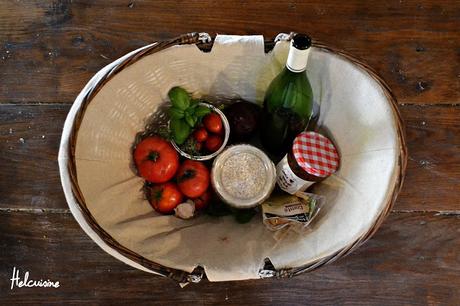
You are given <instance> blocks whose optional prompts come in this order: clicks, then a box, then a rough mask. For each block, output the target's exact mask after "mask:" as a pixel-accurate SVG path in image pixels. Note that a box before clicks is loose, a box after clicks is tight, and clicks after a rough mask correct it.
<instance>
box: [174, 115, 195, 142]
mask: <svg viewBox="0 0 460 306" xmlns="http://www.w3.org/2000/svg"><path fill="white" fill-rule="evenodd" d="M170 128H171V132H172V137H173V139H174V141H175V142H176V143H177V144H178V145H181V144H183V143H184V141H185V140H186V139H187V137H188V136H189V135H190V131H191V130H190V126H189V125H188V124H187V122H185V121H184V120H182V119H172V120H171V122H170Z"/></svg>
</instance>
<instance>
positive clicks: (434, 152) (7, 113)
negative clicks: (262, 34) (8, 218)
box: [0, 104, 460, 211]
mask: <svg viewBox="0 0 460 306" xmlns="http://www.w3.org/2000/svg"><path fill="white" fill-rule="evenodd" d="M400 109H401V111H402V115H403V118H404V120H405V122H406V125H407V141H408V147H409V163H408V170H407V176H406V180H405V183H404V186H403V190H402V192H401V194H400V196H399V198H398V200H397V202H396V205H395V207H394V209H395V210H423V211H424V210H427V211H446V210H447V211H449V210H457V211H460V194H459V193H458V190H459V186H460V136H459V135H460V123H459V120H458V118H460V107H459V106H454V107H446V106H416V105H405V106H400ZM68 110H69V106H68V105H50V104H49V105H27V106H25V105H24V106H20V107H18V106H16V105H0V152H2V154H1V155H0V169H2V175H0V194H1V195H2V196H1V197H0V206H1V207H13V208H38V209H39V208H67V204H66V202H65V199H64V196H63V193H62V188H61V184H60V179H59V169H58V165H57V154H58V148H59V141H60V135H61V130H62V126H63V125H64V120H65V116H66V114H67V112H68ZM21 138H22V139H23V142H22V141H21Z"/></svg>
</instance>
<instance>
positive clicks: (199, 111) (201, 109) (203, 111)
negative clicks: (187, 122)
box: [195, 105, 211, 118]
mask: <svg viewBox="0 0 460 306" xmlns="http://www.w3.org/2000/svg"><path fill="white" fill-rule="evenodd" d="M210 112H211V109H210V108H207V107H206V106H201V105H200V106H198V107H197V108H196V110H195V116H197V117H198V118H201V117H204V116H206V115H207V114H209V113H210Z"/></svg>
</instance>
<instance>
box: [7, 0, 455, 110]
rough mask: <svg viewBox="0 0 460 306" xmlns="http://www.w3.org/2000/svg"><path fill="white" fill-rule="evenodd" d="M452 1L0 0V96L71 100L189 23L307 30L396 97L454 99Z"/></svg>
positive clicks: (228, 29)
mask: <svg viewBox="0 0 460 306" xmlns="http://www.w3.org/2000/svg"><path fill="white" fill-rule="evenodd" d="M459 23H460V3H459V2H458V1H448V0H443V1H436V2H434V1H428V0H417V1H415V0H410V1H397V0H392V1H371V2H363V1H359V0H353V1H338V0H335V1H321V0H312V1H308V2H306V1H300V0H291V1H274V0H272V1H261V0H259V1H246V0H239V1H233V0H231V1H230V0H225V1H212V0H199V1H175V2H174V1H166V0H162V1H133V0H131V1H128V0H116V1H110V4H108V3H106V2H101V1H99V2H98V1H68V0H61V1H32V0H26V1H5V2H4V3H2V8H1V9H0V42H1V44H0V80H1V81H0V103H21V102H53V103H60V102H65V103H70V102H71V101H73V100H74V98H75V97H76V95H77V94H78V92H79V91H80V90H81V88H82V87H83V85H84V84H85V83H86V82H87V81H88V80H89V78H90V77H91V76H92V75H93V74H94V73H95V72H96V71H98V70H99V69H100V68H102V67H103V66H104V65H105V64H108V63H109V62H111V61H113V60H114V59H116V58H118V57H120V56H121V55H123V54H125V53H127V52H128V51H130V50H133V49H135V48H138V47H140V46H143V45H145V44H147V43H151V42H153V41H156V40H159V39H166V38H171V37H174V36H177V35H179V34H182V33H187V32H192V31H202V32H209V33H210V34H215V33H228V34H263V35H264V36H265V37H266V38H272V37H274V36H275V35H276V34H277V33H279V32H289V31H298V32H308V33H310V34H311V35H312V36H313V37H314V38H315V39H317V40H320V41H323V42H325V43H327V44H329V45H331V46H333V47H337V48H341V49H343V50H345V51H347V52H349V53H351V54H353V55H355V56H356V57H358V58H360V59H361V60H364V61H365V62H367V63H369V64H370V66H371V67H373V68H374V69H376V71H377V72H378V73H379V74H381V75H382V76H383V77H384V79H386V80H387V82H388V83H389V85H390V87H391V88H392V89H393V91H394V92H395V94H396V97H397V99H398V101H399V102H400V103H419V104H424V103H428V104H433V103H445V104H452V103H458V102H459V101H460V30H459V27H458V24H459Z"/></svg>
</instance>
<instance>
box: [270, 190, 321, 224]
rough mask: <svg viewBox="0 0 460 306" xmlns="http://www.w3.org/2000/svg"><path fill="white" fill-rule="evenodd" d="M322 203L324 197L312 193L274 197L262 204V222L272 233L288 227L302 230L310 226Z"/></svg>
mask: <svg viewBox="0 0 460 306" xmlns="http://www.w3.org/2000/svg"><path fill="white" fill-rule="evenodd" d="M323 203H324V197H322V196H318V195H315V194H312V193H305V192H298V193H296V194H295V195H288V194H283V195H274V196H272V197H270V198H269V199H268V200H267V201H265V202H264V203H263V204H262V217H263V222H264V224H265V225H266V226H267V228H268V229H270V230H272V231H276V230H279V229H282V228H284V227H286V226H288V225H291V226H293V227H295V229H297V230H298V229H302V228H305V227H306V226H308V224H310V222H311V220H313V218H314V217H315V216H316V215H317V214H318V212H319V210H320V208H321V206H322V205H323Z"/></svg>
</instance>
